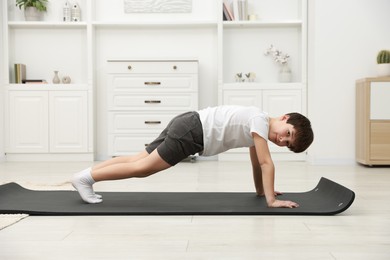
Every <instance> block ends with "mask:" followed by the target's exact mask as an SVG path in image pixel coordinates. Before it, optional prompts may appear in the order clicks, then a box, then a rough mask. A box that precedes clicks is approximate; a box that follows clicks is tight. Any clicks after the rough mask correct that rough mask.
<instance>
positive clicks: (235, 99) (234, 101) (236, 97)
mask: <svg viewBox="0 0 390 260" xmlns="http://www.w3.org/2000/svg"><path fill="white" fill-rule="evenodd" d="M261 102H262V101H261V91H241V90H226V91H224V93H223V104H224V105H238V106H257V107H261Z"/></svg>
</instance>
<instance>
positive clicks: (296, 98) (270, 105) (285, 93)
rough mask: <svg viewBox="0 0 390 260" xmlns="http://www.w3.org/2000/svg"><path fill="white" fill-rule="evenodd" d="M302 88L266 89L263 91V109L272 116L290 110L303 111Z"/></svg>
mask: <svg viewBox="0 0 390 260" xmlns="http://www.w3.org/2000/svg"><path fill="white" fill-rule="evenodd" d="M301 99H302V98H301V91H300V90H265V91H263V111H265V112H267V113H268V114H269V115H270V116H271V117H275V116H281V115H284V114H287V113H290V112H298V113H301V112H302V101H301Z"/></svg>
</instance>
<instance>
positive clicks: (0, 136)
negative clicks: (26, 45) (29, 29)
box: [0, 4, 5, 161]
mask: <svg viewBox="0 0 390 260" xmlns="http://www.w3.org/2000/svg"><path fill="white" fill-rule="evenodd" d="M2 8H3V5H2V4H0V14H2V13H3V10H2ZM3 50H4V46H3V19H0V161H3V160H4V150H5V149H4V86H3V83H4V75H3V74H4V71H5V69H4V67H3V63H4V62H1V61H3V59H4V57H3Z"/></svg>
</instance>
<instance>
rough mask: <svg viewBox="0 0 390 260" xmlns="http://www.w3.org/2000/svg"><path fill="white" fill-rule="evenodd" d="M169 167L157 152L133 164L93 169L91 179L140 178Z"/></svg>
mask: <svg viewBox="0 0 390 260" xmlns="http://www.w3.org/2000/svg"><path fill="white" fill-rule="evenodd" d="M169 167H171V165H170V164H168V163H167V162H165V161H164V160H163V159H162V158H161V157H160V155H159V154H158V152H157V150H154V151H153V152H152V153H151V154H149V155H147V156H146V157H143V158H141V159H139V160H137V161H134V162H128V163H117V164H112V165H108V166H106V167H104V168H100V169H93V170H92V178H93V179H94V180H95V181H106V180H121V179H127V178H133V177H136V178H141V177H147V176H149V175H152V174H154V173H156V172H159V171H162V170H165V169H167V168H169Z"/></svg>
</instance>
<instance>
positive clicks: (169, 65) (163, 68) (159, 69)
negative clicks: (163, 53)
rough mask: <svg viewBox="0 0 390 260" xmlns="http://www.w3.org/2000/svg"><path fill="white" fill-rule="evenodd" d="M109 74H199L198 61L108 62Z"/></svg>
mask: <svg viewBox="0 0 390 260" xmlns="http://www.w3.org/2000/svg"><path fill="white" fill-rule="evenodd" d="M107 71H108V73H128V74H138V73H169V74H181V73H194V74H197V73H198V61H196V60H188V61H174V60H170V61H131V60H128V61H108V68H107Z"/></svg>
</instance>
